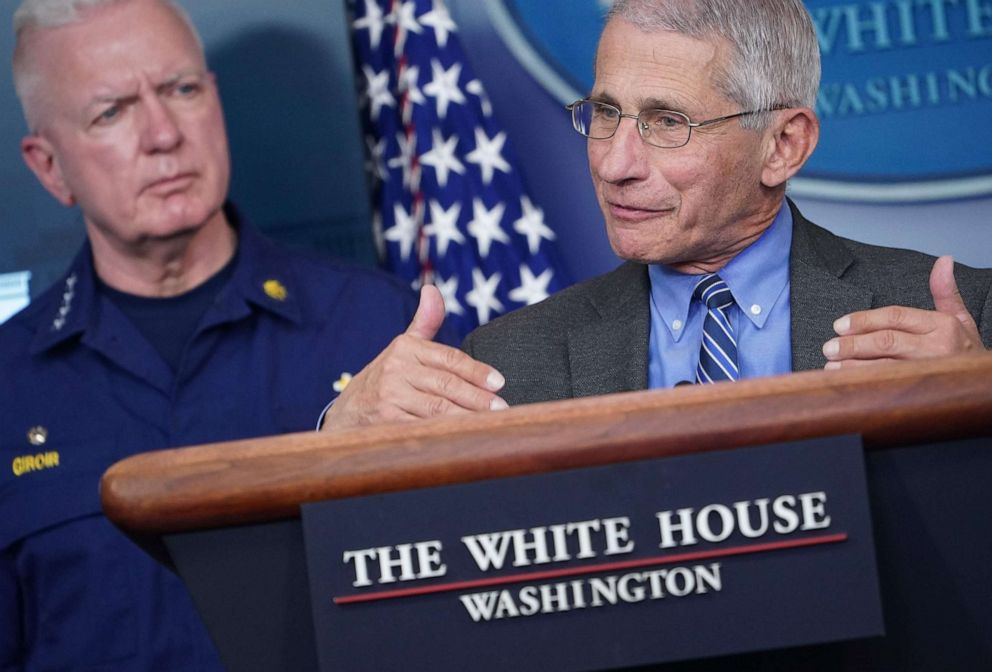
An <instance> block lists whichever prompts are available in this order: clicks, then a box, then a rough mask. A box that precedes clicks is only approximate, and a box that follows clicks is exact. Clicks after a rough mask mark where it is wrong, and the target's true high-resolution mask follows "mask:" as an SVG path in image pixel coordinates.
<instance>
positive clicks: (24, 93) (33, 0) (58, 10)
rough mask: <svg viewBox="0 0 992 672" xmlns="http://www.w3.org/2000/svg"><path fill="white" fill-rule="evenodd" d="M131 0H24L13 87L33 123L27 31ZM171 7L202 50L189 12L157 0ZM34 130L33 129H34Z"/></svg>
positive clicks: (17, 20)
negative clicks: (26, 50)
mask: <svg viewBox="0 0 992 672" xmlns="http://www.w3.org/2000/svg"><path fill="white" fill-rule="evenodd" d="M129 1H131V0H23V2H21V5H20V7H18V8H17V11H15V12H14V36H15V39H14V62H13V72H14V89H15V91H16V92H17V98H18V99H19V100H20V101H21V108H22V109H23V110H24V117H25V119H27V122H28V124H29V125H31V124H33V122H34V119H33V116H34V115H33V94H34V90H35V88H36V86H37V75H36V74H35V73H34V72H33V71H32V69H31V65H30V63H29V61H28V59H27V57H26V56H25V54H24V38H25V37H26V36H27V34H28V33H32V32H36V31H41V30H48V29H51V28H58V27H60V26H68V25H72V24H74V23H79V22H80V21H83V20H84V19H85V18H86V13H87V12H89V11H92V10H94V9H98V8H100V7H107V6H110V5H115V4H118V3H121V2H129ZM156 1H157V2H161V3H162V4H164V5H166V6H168V7H170V8H171V9H172V10H173V11H174V12H175V13H176V16H178V17H179V18H180V19H181V20H182V21H183V22H184V23H185V24H186V26H187V27H188V28H189V31H190V33H192V35H193V37H194V39H196V43H197V44H198V45H199V46H200V49H201V51H202V49H203V40H202V39H201V38H200V33H199V32H198V31H197V30H196V26H195V25H193V21H192V20H191V19H190V18H189V14H187V13H186V10H185V9H183V7H182V5H180V4H179V3H178V2H175V0H156ZM32 130H34V129H32Z"/></svg>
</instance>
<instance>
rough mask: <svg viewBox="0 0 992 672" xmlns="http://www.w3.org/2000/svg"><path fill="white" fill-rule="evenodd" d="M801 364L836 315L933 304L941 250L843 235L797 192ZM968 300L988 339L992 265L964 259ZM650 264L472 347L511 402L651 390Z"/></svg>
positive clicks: (476, 339) (496, 326)
mask: <svg viewBox="0 0 992 672" xmlns="http://www.w3.org/2000/svg"><path fill="white" fill-rule="evenodd" d="M789 204H790V206H791V207H792V214H793V222H794V225H793V233H792V250H791V254H790V270H789V274H790V291H791V309H792V310H791V312H792V369H793V370H794V371H802V370H807V369H817V368H822V367H823V365H824V364H825V363H826V359H825V358H824V357H823V354H822V352H821V350H820V349H821V347H822V346H823V344H824V343H825V342H826V341H827V340H829V339H830V338H831V337H833V336H834V331H833V321H834V320H835V319H837V318H838V317H840V316H841V315H844V314H846V313H850V312H852V311H856V310H866V309H869V308H880V307H882V306H889V305H902V306H912V307H917V308H926V309H931V310H932V309H933V299H932V297H931V296H930V286H929V276H930V269H931V268H932V267H933V262H934V257H931V256H928V255H925V254H921V253H919V252H912V251H909V250H897V249H892V248H886V247H878V246H875V245H866V244H864V243H858V242H855V241H853V240H847V239H845V238H840V237H838V236H835V235H834V234H832V233H830V232H829V231H827V230H825V229H822V228H820V227H819V226H816V225H815V224H813V223H811V222H809V221H808V220H806V219H805V218H804V217H803V216H802V214H800V212H799V210H798V209H797V208H796V207H795V205H794V204H792V203H791V202H790V203H789ZM954 274H955V278H956V280H957V283H958V288H959V289H960V290H961V295H962V297H963V298H964V302H965V305H967V306H968V310H969V311H970V312H971V314H972V315H973V316H974V317H975V321H976V322H977V323H978V327H979V331H980V333H981V335H982V341H983V342H984V343H985V347H987V348H988V347H990V344H992V270H985V269H981V270H979V269H973V268H969V267H967V266H962V265H960V264H959V265H957V266H956V267H955V270H954ZM649 291H650V286H649V282H648V274H647V268H646V267H645V266H644V265H643V264H638V263H633V262H627V263H625V264H623V265H621V266H620V267H619V268H617V269H616V270H614V271H611V272H609V273H606V274H604V275H601V276H599V277H596V278H593V279H592V280H589V281H587V282H584V283H581V284H578V285H575V286H573V287H570V288H568V289H566V290H563V291H561V292H559V293H557V294H555V295H554V296H552V297H550V298H549V299H547V300H545V301H543V302H541V303H539V304H536V305H533V306H528V307H527V308H522V309H520V310H517V311H514V312H512V313H510V314H508V315H505V316H503V317H501V318H499V319H496V320H494V321H492V322H490V323H489V324H487V325H485V326H483V327H480V328H478V329H476V330H475V331H473V332H472V333H471V334H469V336H468V338H466V339H465V342H464V343H463V345H462V348H463V349H464V350H465V351H466V352H468V353H469V354H470V355H472V356H473V357H475V358H476V359H479V360H481V361H484V362H486V363H488V364H491V365H492V366H494V367H496V368H497V369H499V371H501V372H502V373H503V375H504V376H506V380H507V383H506V387H505V388H504V390H503V391H502V392H501V395H502V396H503V398H504V399H506V401H507V402H509V403H510V404H525V403H533V402H538V401H549V400H553V399H569V398H572V397H585V396H592V395H597V394H608V393H611V392H624V391H630V390H642V389H645V388H646V387H647V383H648V373H647V370H648V365H647V360H648V355H647V353H648V335H649V331H650V323H651V319H650V312H649Z"/></svg>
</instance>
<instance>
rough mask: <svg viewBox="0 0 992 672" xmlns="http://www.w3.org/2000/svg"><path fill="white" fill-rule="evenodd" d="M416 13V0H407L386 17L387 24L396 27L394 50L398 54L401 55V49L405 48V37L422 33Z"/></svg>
mask: <svg viewBox="0 0 992 672" xmlns="http://www.w3.org/2000/svg"><path fill="white" fill-rule="evenodd" d="M416 11H417V3H416V0H407V1H406V2H402V3H400V4H399V5H398V6H397V7H396V8H395V9H393V11H391V12H390V13H389V15H388V16H387V17H386V22H387V23H391V24H395V25H396V44H395V45H394V48H395V50H396V53H398V54H400V53H403V49H404V48H405V47H406V38H407V35H409V34H410V33H416V34H418V35H419V34H420V33H422V32H424V29H423V27H421V25H420V24H419V23H418V22H417V17H416Z"/></svg>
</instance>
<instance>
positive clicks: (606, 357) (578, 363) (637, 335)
mask: <svg viewBox="0 0 992 672" xmlns="http://www.w3.org/2000/svg"><path fill="white" fill-rule="evenodd" d="M649 293H650V290H649V282H648V273H647V268H646V267H645V266H644V265H643V264H637V263H633V262H627V263H625V264H623V265H622V266H620V267H619V268H618V269H617V270H615V271H613V272H612V273H611V274H610V275H609V276H608V277H607V278H604V282H603V283H601V284H599V285H598V286H597V287H596V290H595V291H594V292H593V293H591V294H590V296H589V298H588V300H589V303H590V304H591V306H592V310H593V312H594V314H595V317H593V319H589V320H587V321H585V322H583V323H582V324H579V325H578V326H576V327H574V328H572V329H570V330H569V332H568V356H569V363H570V367H571V375H572V393H573V395H574V396H576V397H586V396H592V395H597V394H608V393H611V392H626V391H630V390H643V389H645V388H647V386H648V334H649V332H650V325H651V318H650V311H649V308H648V301H649V300H650V299H649Z"/></svg>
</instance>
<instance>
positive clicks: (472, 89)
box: [465, 79, 493, 117]
mask: <svg viewBox="0 0 992 672" xmlns="http://www.w3.org/2000/svg"><path fill="white" fill-rule="evenodd" d="M465 90H466V91H468V92H469V93H471V94H472V95H473V96H475V97H477V98H478V99H479V104H480V105H482V114H484V115H485V116H487V117H491V116H493V104H492V103H491V102H489V96H487V95H486V90H485V89H484V88H483V87H482V82H480V81H479V80H477V79H473V80H472V81H471V82H469V83H468V84H466V85H465Z"/></svg>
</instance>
